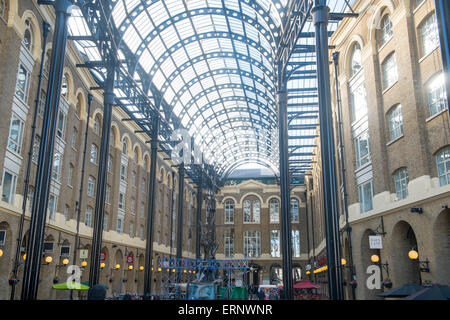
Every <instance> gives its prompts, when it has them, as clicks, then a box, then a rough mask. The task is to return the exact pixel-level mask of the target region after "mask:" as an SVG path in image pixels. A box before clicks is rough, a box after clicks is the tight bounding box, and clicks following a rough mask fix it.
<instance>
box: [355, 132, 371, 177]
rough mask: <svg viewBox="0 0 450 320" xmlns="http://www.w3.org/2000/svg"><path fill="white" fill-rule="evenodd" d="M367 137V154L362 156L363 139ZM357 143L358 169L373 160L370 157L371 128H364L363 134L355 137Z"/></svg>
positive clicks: (356, 157)
mask: <svg viewBox="0 0 450 320" xmlns="http://www.w3.org/2000/svg"><path fill="white" fill-rule="evenodd" d="M364 138H367V155H365V156H364V157H361V141H362V140H363V139H364ZM354 143H355V161H356V169H357V170H358V169H359V168H361V167H363V166H365V165H367V164H368V163H370V161H371V157H370V137H369V130H364V131H363V132H362V133H361V134H359V135H358V136H357V137H355V138H354Z"/></svg>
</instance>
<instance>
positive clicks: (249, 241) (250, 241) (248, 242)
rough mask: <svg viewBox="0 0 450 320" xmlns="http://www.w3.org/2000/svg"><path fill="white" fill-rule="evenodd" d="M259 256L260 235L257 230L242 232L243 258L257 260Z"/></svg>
mask: <svg viewBox="0 0 450 320" xmlns="http://www.w3.org/2000/svg"><path fill="white" fill-rule="evenodd" d="M260 256H261V233H260V232H259V231H258V230H246V231H245V232H244V257H245V258H259V257H260Z"/></svg>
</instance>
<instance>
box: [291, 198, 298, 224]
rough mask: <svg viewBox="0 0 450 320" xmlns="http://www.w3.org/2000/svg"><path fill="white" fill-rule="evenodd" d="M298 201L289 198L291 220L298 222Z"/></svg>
mask: <svg viewBox="0 0 450 320" xmlns="http://www.w3.org/2000/svg"><path fill="white" fill-rule="evenodd" d="M298 221H299V220H298V201H297V199H291V222H298Z"/></svg>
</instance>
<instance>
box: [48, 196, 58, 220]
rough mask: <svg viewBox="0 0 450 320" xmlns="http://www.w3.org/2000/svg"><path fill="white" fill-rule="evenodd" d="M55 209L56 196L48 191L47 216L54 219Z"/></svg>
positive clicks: (56, 205)
mask: <svg viewBox="0 0 450 320" xmlns="http://www.w3.org/2000/svg"><path fill="white" fill-rule="evenodd" d="M52 199H53V200H52ZM57 209H58V197H57V196H56V195H55V194H52V193H50V196H49V198H48V218H49V219H50V220H55V217H56V210H57Z"/></svg>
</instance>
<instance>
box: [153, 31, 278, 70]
mask: <svg viewBox="0 0 450 320" xmlns="http://www.w3.org/2000/svg"><path fill="white" fill-rule="evenodd" d="M217 38H221V39H232V40H235V41H239V42H242V43H244V44H245V45H247V46H249V47H252V48H254V49H255V50H257V51H258V52H259V53H260V56H261V59H266V60H267V62H268V64H269V65H272V62H273V57H272V56H270V54H269V53H268V52H267V51H266V50H265V49H264V48H263V47H261V46H259V45H258V44H257V43H256V42H254V41H253V40H251V39H249V38H248V37H246V36H244V35H239V34H236V33H233V32H225V31H219V32H217V31H216V32H205V33H200V34H195V35H192V36H190V37H188V38H186V39H184V40H181V41H179V42H177V43H175V44H174V45H172V46H171V47H170V48H168V49H167V51H166V53H165V54H164V55H162V56H160V57H159V58H158V59H154V60H155V64H154V67H153V68H151V69H150V70H149V72H148V73H149V74H150V75H151V76H152V75H154V74H155V73H156V71H157V70H158V69H160V66H161V65H162V64H163V63H164V61H165V60H166V59H167V58H169V57H170V56H171V54H173V53H174V52H175V51H176V50H178V49H184V47H185V45H188V44H190V43H193V42H198V41H199V40H203V39H217ZM168 52H170V53H168ZM271 60H272V61H271Z"/></svg>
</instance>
